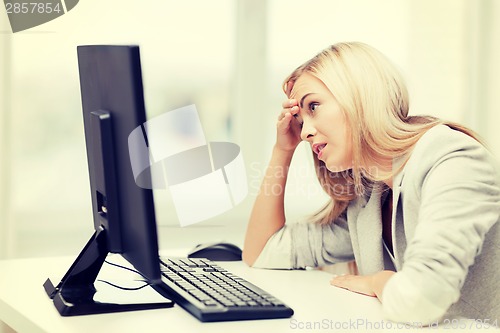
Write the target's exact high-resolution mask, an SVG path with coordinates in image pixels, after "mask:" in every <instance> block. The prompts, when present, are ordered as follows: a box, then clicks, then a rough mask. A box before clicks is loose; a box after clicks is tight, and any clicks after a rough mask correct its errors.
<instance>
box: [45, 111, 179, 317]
mask: <svg viewBox="0 0 500 333" xmlns="http://www.w3.org/2000/svg"><path fill="white" fill-rule="evenodd" d="M91 122H92V136H93V149H94V151H96V152H97V151H99V152H100V154H96V155H97V156H105V155H107V154H113V153H114V149H113V142H112V138H111V135H110V133H111V131H112V128H111V117H110V114H109V112H106V111H97V112H92V114H91ZM109 161H112V159H111V160H108V159H105V158H100V161H98V162H97V163H96V166H95V167H96V169H95V172H96V174H99V176H96V178H97V179H100V180H102V181H103V182H104V183H103V184H100V188H105V189H106V191H105V193H107V194H109V195H108V198H107V200H105V202H106V207H107V209H106V211H107V210H108V209H110V210H111V211H110V212H109V213H110V214H117V209H116V208H115V207H116V206H115V203H116V201H115V199H114V197H116V194H115V193H116V187H115V186H114V185H115V180H114V179H113V177H112V174H113V172H114V170H113V169H114V168H113V165H110V164H109V163H110V162H109ZM105 172H106V177H104V173H105ZM100 213H101V215H100V216H101V217H102V218H101V220H99V221H98V222H97V223H96V224H95V232H94V234H93V235H92V237H91V238H90V240H89V241H88V242H87V245H85V247H84V248H83V250H82V251H81V252H80V254H79V255H78V257H77V258H76V260H75V262H74V263H73V264H72V265H71V267H70V268H69V270H68V271H67V272H66V274H65V275H64V277H63V278H62V280H61V281H60V282H59V283H58V284H57V286H55V287H54V284H53V283H52V281H50V279H47V281H45V283H44V284H43V286H44V288H45V291H46V292H47V294H48V295H49V297H50V298H51V299H53V301H54V305H55V306H56V308H57V310H58V311H59V313H60V314H61V315H62V316H78V315H86V314H97V313H109V312H122V311H134V310H146V309H158V308H167V307H172V306H173V305H174V302H173V301H171V300H169V299H167V298H164V300H162V301H161V302H157V301H155V302H146V303H142V302H141V303H130V304H124V303H123V297H121V296H123V294H120V293H130V291H125V290H120V289H118V288H115V287H110V288H114V289H113V290H112V293H111V294H116V302H112V303H103V302H99V301H95V300H94V296H95V294H96V293H97V292H98V290H97V289H96V288H95V286H94V282H95V281H96V279H97V275H98V274H99V271H100V270H101V267H102V265H103V263H104V261H105V260H106V257H107V255H108V254H109V253H110V248H113V246H116V245H115V244H110V243H109V242H110V239H111V240H114V241H115V243H116V238H117V236H118V235H117V234H119V230H116V229H113V230H111V231H112V233H114V234H113V235H109V234H108V232H109V231H108V230H107V229H108V228H109V227H110V226H109V225H108V224H107V218H106V216H107V214H102V212H100ZM115 216H116V215H115ZM109 236H114V237H109ZM111 252H115V251H111ZM158 265H159V262H158ZM153 287H154V286H153ZM115 290H116V291H115ZM106 291H107V290H106ZM106 294H107V295H108V296H109V293H106Z"/></svg>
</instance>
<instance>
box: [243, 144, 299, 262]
mask: <svg viewBox="0 0 500 333" xmlns="http://www.w3.org/2000/svg"><path fill="white" fill-rule="evenodd" d="M292 154H293V152H291V153H290V152H286V151H282V150H280V149H278V148H276V147H275V148H274V149H273V155H272V157H271V161H270V163H269V166H268V168H267V171H266V175H265V177H264V180H263V181H262V185H261V187H260V191H259V195H258V196H257V198H256V200H255V204H254V206H253V210H252V214H251V215H250V221H249V223H248V226H247V232H246V236H245V245H244V250H243V260H244V261H245V262H246V263H247V264H248V265H250V266H251V265H253V263H254V262H255V260H256V259H257V257H258V256H259V254H260V252H261V251H262V249H263V248H264V246H265V245H266V242H267V240H268V239H269V237H271V236H272V235H273V234H274V233H275V232H276V231H278V230H279V229H281V228H282V227H283V225H284V224H285V211H284V192H285V185H286V180H287V175H288V168H289V166H290V161H291V159H292Z"/></svg>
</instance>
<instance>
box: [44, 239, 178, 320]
mask: <svg viewBox="0 0 500 333" xmlns="http://www.w3.org/2000/svg"><path fill="white" fill-rule="evenodd" d="M105 233H106V231H105V230H104V229H102V230H100V231H96V232H95V233H94V235H93V236H92V238H91V239H90V240H89V242H88V243H87V245H85V247H84V248H83V250H82V252H81V253H80V255H79V256H78V257H77V259H76V260H75V262H74V263H73V265H71V267H70V268H69V270H68V272H67V273H66V274H65V275H64V277H63V278H62V280H61V281H60V282H59V284H58V285H57V286H56V287H54V285H53V283H52V281H50V279H47V281H45V283H44V284H43V286H44V288H45V291H46V292H47V295H49V297H50V298H52V299H53V301H54V305H55V307H56V308H57V310H58V311H59V313H60V314H61V316H79V315H86V314H97V313H110V312H123V311H135V310H146V309H159V308H166V307H172V306H173V305H174V303H173V302H172V301H170V300H168V299H165V301H164V302H153V303H136V304H122V303H121V302H117V303H101V302H98V301H94V295H95V294H96V292H97V290H96V288H95V287H94V282H95V280H96V278H97V275H98V274H99V271H100V269H101V266H102V264H103V263H104V260H106V257H107V255H108V250H107V245H106V235H105ZM111 288H114V287H111ZM115 289H116V288H115ZM126 292H130V291H124V290H119V289H116V293H126ZM117 299H122V297H117Z"/></svg>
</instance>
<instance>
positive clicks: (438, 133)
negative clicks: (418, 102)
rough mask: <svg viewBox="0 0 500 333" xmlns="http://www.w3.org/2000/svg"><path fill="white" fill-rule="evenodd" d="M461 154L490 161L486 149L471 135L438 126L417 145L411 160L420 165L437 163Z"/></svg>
mask: <svg viewBox="0 0 500 333" xmlns="http://www.w3.org/2000/svg"><path fill="white" fill-rule="evenodd" d="M455 152H460V153H461V154H463V155H471V156H472V155H474V156H476V157H481V158H482V159H487V160H490V159H491V156H490V154H489V152H488V151H487V149H486V147H484V145H483V144H482V143H480V142H479V141H477V140H476V139H475V138H473V137H471V136H470V135H468V134H466V133H464V132H461V131H459V130H455V129H452V128H450V127H448V126H446V125H437V126H434V127H433V128H431V129H429V130H428V131H427V132H426V133H425V134H424V135H422V137H421V138H420V140H418V142H417V143H416V144H415V147H414V148H413V151H412V153H411V157H410V160H414V161H417V162H418V163H419V164H422V163H425V162H426V161H427V162H429V163H435V162H436V161H437V160H439V159H440V158H443V157H445V156H448V155H449V154H452V153H455Z"/></svg>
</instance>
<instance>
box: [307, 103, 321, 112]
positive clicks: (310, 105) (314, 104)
mask: <svg viewBox="0 0 500 333" xmlns="http://www.w3.org/2000/svg"><path fill="white" fill-rule="evenodd" d="M318 106H319V103H316V102H312V103H309V111H312V112H314V111H316V108H317V107H318Z"/></svg>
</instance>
